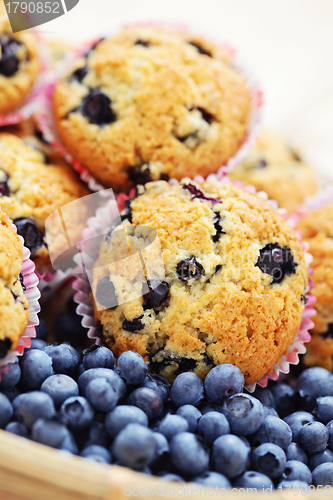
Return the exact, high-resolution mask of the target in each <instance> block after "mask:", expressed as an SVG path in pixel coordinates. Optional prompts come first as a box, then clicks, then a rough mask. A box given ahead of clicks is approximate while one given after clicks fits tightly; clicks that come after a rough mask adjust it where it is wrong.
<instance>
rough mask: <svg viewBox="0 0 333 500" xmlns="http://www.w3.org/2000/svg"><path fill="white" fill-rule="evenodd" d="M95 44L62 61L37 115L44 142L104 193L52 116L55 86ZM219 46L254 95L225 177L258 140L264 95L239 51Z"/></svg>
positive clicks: (221, 169)
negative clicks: (68, 145)
mask: <svg viewBox="0 0 333 500" xmlns="http://www.w3.org/2000/svg"><path fill="white" fill-rule="evenodd" d="M147 24H151V25H159V26H161V23H158V24H156V23H142V25H147ZM137 25H139V24H137ZM162 25H163V26H169V27H175V25H174V24H172V25H169V24H168V23H165V24H162ZM132 26H133V25H132ZM176 27H178V28H179V29H181V30H182V31H186V30H187V28H186V26H184V25H176ZM95 43H96V40H94V41H93V42H90V43H87V44H85V45H84V47H82V46H81V47H80V49H76V50H74V51H73V52H72V53H71V54H69V55H68V56H67V57H66V58H65V59H64V60H63V61H62V62H61V64H59V66H58V67H57V69H56V70H54V71H53V72H51V73H50V76H49V78H48V81H47V83H46V84H45V85H44V89H43V96H42V100H43V106H42V110H41V111H40V112H39V113H38V116H37V120H38V128H39V130H40V132H41V133H42V135H43V137H44V139H45V140H46V141H47V142H48V143H49V144H50V146H51V147H52V148H53V149H55V150H56V151H57V152H58V153H59V154H60V155H61V156H62V157H63V158H64V159H65V160H66V162H67V163H68V164H69V165H71V166H72V168H73V169H74V170H75V171H76V172H77V173H78V174H79V176H80V178H81V180H82V181H83V182H85V183H86V184H87V185H88V187H89V189H90V190H91V191H101V190H102V189H105V187H104V186H103V185H102V184H101V183H100V182H99V181H97V180H96V179H95V178H94V176H93V175H92V173H91V172H90V171H89V170H88V169H87V168H86V167H85V166H84V165H83V164H82V163H81V162H80V161H79V160H78V159H77V158H75V157H74V156H73V155H72V153H71V152H70V151H69V150H68V149H67V148H66V146H65V145H64V144H63V143H62V142H61V140H60V138H59V135H58V133H57V130H56V126H55V123H54V120H53V114H52V97H53V93H54V88H55V86H56V84H57V83H58V81H59V80H60V79H61V77H62V76H63V75H64V74H65V73H66V70H67V68H68V67H69V66H70V64H71V62H72V61H73V60H74V59H75V58H76V57H78V56H79V55H81V54H84V53H85V52H86V51H87V50H89V48H91V47H92V46H93V45H94V44H95ZM220 45H222V46H223V49H224V50H225V51H226V52H227V53H228V54H229V55H230V58H231V62H232V65H233V67H234V68H235V69H236V70H237V71H239V72H240V73H241V74H242V75H243V76H244V77H245V79H246V81H247V84H248V87H249V90H250V94H251V110H250V118H249V127H248V131H247V134H246V137H245V139H244V141H243V143H242V145H241V147H240V148H239V150H238V151H237V153H236V154H235V155H234V156H233V157H232V158H230V159H229V160H228V162H227V163H226V164H225V165H221V166H220V167H219V168H218V169H217V175H218V177H219V178H223V177H224V176H225V175H227V174H228V173H230V172H231V171H232V170H233V169H234V168H235V167H236V166H237V165H238V164H239V163H241V162H242V161H243V160H244V159H245V158H246V156H247V155H248V153H249V151H250V150H251V148H252V147H253V146H254V144H255V142H256V140H257V137H258V135H259V132H260V127H261V121H262V112H261V111H262V105H263V93H262V90H261V88H260V86H259V84H258V82H257V81H256V79H255V78H254V76H253V75H252V74H251V72H250V71H249V70H248V69H247V67H246V65H245V64H244V63H243V62H242V60H241V59H240V57H239V56H238V54H237V52H236V50H235V49H233V48H232V47H231V46H230V45H228V44H221V43H220Z"/></svg>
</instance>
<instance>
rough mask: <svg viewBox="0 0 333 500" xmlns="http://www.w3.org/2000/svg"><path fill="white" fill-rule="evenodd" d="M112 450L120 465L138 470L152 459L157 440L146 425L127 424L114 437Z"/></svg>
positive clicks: (154, 454)
mask: <svg viewBox="0 0 333 500" xmlns="http://www.w3.org/2000/svg"><path fill="white" fill-rule="evenodd" d="M112 450H113V454H114V457H115V459H116V460H117V461H118V462H119V464H120V465H125V466H127V467H131V468H132V469H134V470H140V469H143V468H144V467H146V466H149V465H150V464H151V463H152V461H153V460H154V458H155V456H156V451H157V441H156V439H155V437H154V433H153V432H152V431H151V430H150V429H148V428H147V427H143V426H142V425H140V424H129V425H127V426H126V427H125V428H124V429H123V430H122V431H121V432H120V433H119V434H118V435H117V437H116V438H115V440H114V442H113V447H112Z"/></svg>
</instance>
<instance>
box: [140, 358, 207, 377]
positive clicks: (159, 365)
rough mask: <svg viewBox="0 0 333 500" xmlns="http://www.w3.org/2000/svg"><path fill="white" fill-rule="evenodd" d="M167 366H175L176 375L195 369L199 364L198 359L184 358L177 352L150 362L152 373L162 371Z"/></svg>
mask: <svg viewBox="0 0 333 500" xmlns="http://www.w3.org/2000/svg"><path fill="white" fill-rule="evenodd" d="M155 357H156V356H155ZM167 366H172V367H174V368H175V371H174V375H179V374H180V373H183V372H188V371H190V370H194V369H195V367H196V366H197V360H195V359H189V358H182V357H181V356H179V355H178V354H175V355H174V356H172V355H169V356H163V358H162V359H161V360H160V361H157V360H154V358H153V359H152V360H151V361H150V363H149V371H150V372H151V373H160V372H161V371H162V370H164V368H166V367H167Z"/></svg>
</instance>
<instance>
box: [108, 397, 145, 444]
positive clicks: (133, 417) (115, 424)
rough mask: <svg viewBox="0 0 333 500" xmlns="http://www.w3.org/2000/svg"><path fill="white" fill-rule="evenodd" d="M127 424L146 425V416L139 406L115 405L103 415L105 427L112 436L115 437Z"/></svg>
mask: <svg viewBox="0 0 333 500" xmlns="http://www.w3.org/2000/svg"><path fill="white" fill-rule="evenodd" d="M128 424H140V425H141V426H143V427H148V417H147V415H146V414H145V412H144V411H142V410H141V409H140V408H137V407H136V406H129V405H121V406H117V407H116V408H115V409H114V410H112V411H111V412H110V413H108V414H107V415H106V416H105V428H106V430H107V432H108V434H109V435H110V436H111V437H112V438H115V437H116V436H117V434H119V432H120V431H122V430H123V429H124V428H125V427H126V426H127V425H128Z"/></svg>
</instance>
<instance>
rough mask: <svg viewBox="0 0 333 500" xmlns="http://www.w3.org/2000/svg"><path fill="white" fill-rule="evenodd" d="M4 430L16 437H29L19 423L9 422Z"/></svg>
mask: <svg viewBox="0 0 333 500" xmlns="http://www.w3.org/2000/svg"><path fill="white" fill-rule="evenodd" d="M5 430H6V431H7V432H10V433H11V434H16V436H20V437H24V438H27V437H29V434H28V431H27V429H26V428H25V427H24V425H23V424H20V423H19V422H10V423H9V424H7V425H6V427H5Z"/></svg>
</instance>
